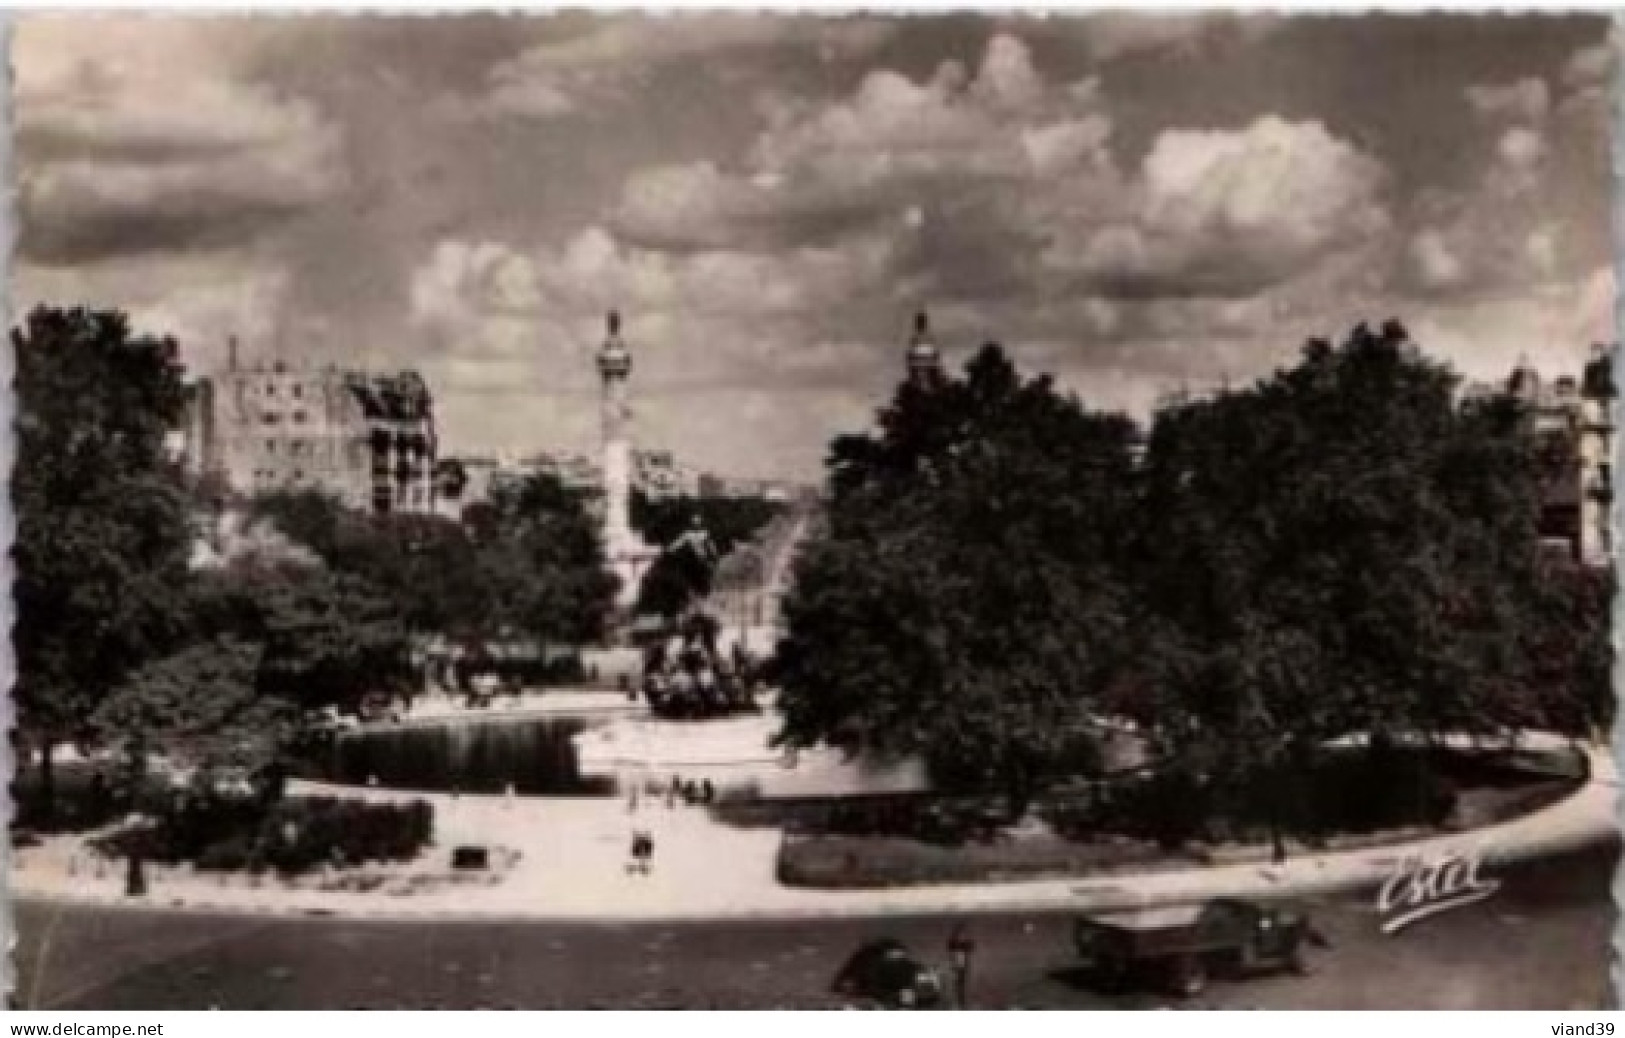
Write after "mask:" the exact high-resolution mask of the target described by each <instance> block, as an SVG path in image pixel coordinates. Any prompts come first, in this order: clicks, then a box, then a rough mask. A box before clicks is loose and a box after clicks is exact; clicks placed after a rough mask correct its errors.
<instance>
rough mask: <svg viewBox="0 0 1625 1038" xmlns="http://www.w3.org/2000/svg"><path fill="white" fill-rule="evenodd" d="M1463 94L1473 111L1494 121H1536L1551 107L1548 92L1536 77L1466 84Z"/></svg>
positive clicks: (1549, 93)
mask: <svg viewBox="0 0 1625 1038" xmlns="http://www.w3.org/2000/svg"><path fill="white" fill-rule="evenodd" d="M1466 96H1467V103H1468V104H1469V105H1471V106H1472V108H1473V109H1474V111H1476V112H1477V113H1478V114H1479V115H1481V116H1483V117H1485V118H1488V119H1494V120H1497V121H1502V120H1504V121H1508V122H1519V123H1540V122H1543V121H1544V120H1545V119H1546V115H1547V113H1548V112H1550V111H1551V107H1552V97H1551V91H1550V90H1549V89H1548V88H1547V86H1546V81H1545V80H1544V79H1541V78H1539V77H1538V76H1528V77H1525V78H1523V79H1519V80H1517V81H1515V82H1512V83H1481V84H1478V85H1476V86H1471V87H1468V88H1467V92H1466Z"/></svg>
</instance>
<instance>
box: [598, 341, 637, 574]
mask: <svg viewBox="0 0 1625 1038" xmlns="http://www.w3.org/2000/svg"><path fill="white" fill-rule="evenodd" d="M598 373H599V375H601V376H602V377H603V380H604V391H603V401H602V408H603V415H602V418H603V434H604V550H605V551H606V552H607V553H608V555H609V558H610V562H611V564H613V563H614V562H616V561H617V558H618V556H621V555H624V554H625V553H626V551H627V550H628V549H629V548H631V547H632V546H633V541H634V538H633V536H632V430H631V425H632V410H631V406H630V404H629V403H628V402H627V380H628V379H629V378H630V377H631V375H632V354H631V351H629V350H628V349H627V348H626V343H625V342H623V341H622V340H621V315H620V314H618V313H611V314H610V315H609V336H608V338H606V339H605V340H604V345H603V348H602V349H601V350H599V352H598Z"/></svg>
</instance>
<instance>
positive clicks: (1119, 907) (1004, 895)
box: [10, 750, 1621, 926]
mask: <svg viewBox="0 0 1625 1038" xmlns="http://www.w3.org/2000/svg"><path fill="white" fill-rule="evenodd" d="M1596 752H1605V751H1602V750H1598V751H1596ZM1599 760H1600V759H1599V758H1595V757H1593V761H1594V763H1595V762H1599ZM1601 763H1603V764H1604V767H1603V768H1601V769H1599V770H1601V771H1602V772H1603V774H1597V773H1595V772H1594V773H1593V776H1592V779H1591V781H1590V782H1589V783H1587V784H1585V785H1582V786H1580V787H1579V788H1577V789H1575V790H1574V791H1573V792H1572V793H1570V794H1569V795H1568V796H1567V797H1564V798H1563V799H1562V800H1559V801H1557V802H1555V803H1552V804H1549V805H1547V806H1546V807H1544V808H1541V809H1539V810H1537V811H1535V812H1533V813H1532V814H1527V815H1523V816H1521V817H1518V818H1514V819H1509V820H1506V821H1503V822H1500V823H1496V824H1493V825H1490V826H1488V827H1485V828H1482V829H1477V830H1469V831H1466V832H1459V833H1440V834H1435V835H1430V836H1427V837H1424V838H1421V839H1413V840H1409V841H1405V842H1401V843H1395V844H1392V845H1389V846H1384V847H1366V848H1358V849H1350V850H1344V851H1332V852H1328V853H1325V854H1321V855H1314V856H1307V857H1306V856H1300V857H1298V858H1294V859H1291V860H1289V861H1288V862H1287V863H1286V869H1287V873H1288V874H1287V876H1286V877H1284V878H1280V877H1276V876H1272V875H1271V874H1270V873H1271V872H1272V871H1274V869H1273V868H1272V867H1271V866H1269V865H1255V864H1229V865H1217V866H1208V867H1205V868H1197V869H1187V870H1180V871H1176V872H1160V873H1139V874H1137V875H1124V876H1093V877H1074V878H1070V879H1065V878H1062V879H1039V880H1025V881H1019V882H1014V883H1002V884H999V883H988V884H976V885H953V886H942V887H908V888H893V889H891V890H883V889H882V890H874V889H871V890H862V891H836V890H816V889H811V888H783V887H780V888H778V889H780V890H786V891H790V893H788V894H786V895H785V896H786V897H787V898H792V899H793V902H787V903H784V904H772V903H768V904H765V905H761V904H759V905H757V906H754V907H748V908H741V909H738V910H732V909H729V908H726V907H718V906H715V905H713V906H710V907H705V908H692V909H685V908H682V907H680V906H679V907H675V908H660V909H653V910H651V909H642V908H638V907H633V908H631V909H630V910H628V909H627V908H626V907H625V906H624V905H622V906H617V910H615V911H611V912H609V913H606V912H604V911H603V910H602V909H601V908H596V907H595V909H594V910H592V911H588V910H586V909H585V908H583V909H580V910H576V911H571V910H559V909H557V908H554V909H552V910H546V909H541V910H538V911H534V912H528V911H522V910H517V911H516V910H515V908H514V907H513V905H512V904H508V905H492V906H490V907H489V908H488V909H485V910H479V909H474V910H469V909H467V908H449V909H448V908H447V907H444V906H443V905H442V906H441V907H410V906H408V905H405V904H399V903H397V904H388V903H376V904H367V905H342V904H341V905H319V904H289V905H274V904H264V903H257V904H256V903H252V902H250V903H244V902H243V901H241V900H234V899H230V898H227V899H224V900H216V899H213V898H209V897H203V898H199V899H192V898H169V897H164V896H163V895H162V894H159V895H156V896H155V895H148V896H146V897H144V898H141V899H133V898H127V897H124V896H122V895H120V894H118V893H110V892H107V893H104V892H98V893H93V894H82V893H77V892H62V891H57V892H52V891H30V890H29V889H28V886H27V874H26V873H22V874H19V873H18V872H17V871H16V870H15V868H14V869H13V871H12V874H11V877H10V878H11V882H12V884H13V885H12V887H11V890H10V894H11V896H12V897H13V899H15V900H18V901H24V902H34V903H41V904H57V905H73V906H77V907H100V908H105V909H109V910H114V911H147V912H184V913H194V914H214V915H236V916H255V917H268V918H275V919H286V920H296V919H325V920H331V921H337V922H356V923H368V922H379V923H387V922H425V921H431V920H432V921H436V922H445V923H472V922H486V923H489V922H509V923H525V922H529V923H552V924H561V925H564V924H569V925H583V926H590V925H599V926H618V925H660V924H667V925H688V924H703V923H707V922H716V923H726V922H775V921H791V920H802V919H841V918H844V919H857V918H897V917H907V916H926V915H930V916H942V915H949V916H954V915H959V916H974V915H991V914H999V913H1012V912H1016V913H1020V912H1027V913H1034V914H1046V913H1061V912H1115V911H1124V910H1131V909H1143V908H1152V907H1159V906H1163V905H1173V904H1180V903H1189V902H1192V901H1203V900H1207V899H1209V898H1213V897H1245V898H1254V899H1269V898H1294V897H1306V896H1315V895H1323V894H1330V893H1336V892H1343V891H1352V890H1359V889H1366V888H1375V887H1377V886H1379V885H1380V884H1382V883H1383V882H1384V881H1385V880H1386V879H1387V878H1388V877H1389V876H1390V875H1391V874H1392V873H1393V870H1394V866H1395V865H1396V864H1397V863H1398V862H1399V861H1401V860H1404V859H1406V858H1408V857H1413V856H1416V855H1418V854H1421V855H1426V854H1428V853H1430V852H1432V853H1435V854H1442V853H1444V852H1447V851H1457V852H1459V851H1462V850H1464V849H1470V851H1473V852H1477V853H1479V854H1481V855H1482V859H1483V861H1484V864H1485V865H1486V866H1488V867H1490V868H1493V867H1494V865H1495V864H1497V863H1510V862H1521V861H1528V860H1531V859H1535V858H1543V857H1552V856H1556V855H1560V854H1565V853H1572V852H1575V851H1579V850H1583V849H1586V848H1589V847H1595V846H1603V845H1606V844H1610V843H1612V844H1615V845H1618V844H1619V843H1620V840H1621V830H1620V824H1619V820H1618V818H1617V814H1616V806H1615V805H1616V799H1617V793H1618V788H1617V787H1618V779H1617V776H1615V775H1614V773H1613V767H1612V764H1613V762H1612V761H1611V760H1607V761H1601ZM1591 801H1601V803H1592V802H1591ZM1554 824H1555V829H1553V826H1554ZM1543 825H1544V826H1545V827H1546V828H1547V829H1548V830H1551V831H1547V832H1540V831H1539V829H1540V827H1542V826H1543ZM19 880H21V881H22V882H20V883H19V882H18V881H19ZM1131 887H1138V888H1139V889H1138V890H1137V891H1136V890H1132V889H1129V888H1131ZM302 893H308V894H315V893H316V892H302ZM369 896H371V895H369ZM379 896H382V897H387V896H388V895H379Z"/></svg>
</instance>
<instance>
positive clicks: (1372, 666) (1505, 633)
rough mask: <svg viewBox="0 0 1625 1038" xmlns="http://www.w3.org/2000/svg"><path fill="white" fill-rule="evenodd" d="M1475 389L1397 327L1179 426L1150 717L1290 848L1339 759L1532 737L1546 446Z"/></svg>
mask: <svg viewBox="0 0 1625 1038" xmlns="http://www.w3.org/2000/svg"><path fill="white" fill-rule="evenodd" d="M1455 388H1456V378H1455V376H1454V375H1453V374H1452V373H1451V372H1450V371H1449V370H1448V369H1447V368H1445V367H1443V366H1440V365H1438V364H1435V363H1433V362H1431V361H1429V360H1427V359H1426V358H1425V357H1424V356H1423V355H1422V354H1421V352H1420V350H1419V349H1418V348H1417V347H1416V346H1415V345H1414V344H1413V343H1412V342H1411V341H1410V339H1409V337H1408V335H1407V334H1406V332H1405V330H1404V329H1403V328H1402V327H1401V326H1399V325H1398V324H1397V323H1394V322H1390V323H1389V324H1388V325H1386V326H1384V328H1383V329H1382V330H1381V331H1380V332H1374V331H1372V330H1371V329H1369V328H1367V327H1365V326H1361V327H1359V328H1356V329H1355V330H1354V331H1353V332H1352V333H1351V334H1350V335H1349V336H1348V338H1347V339H1346V340H1345V341H1344V342H1343V343H1342V344H1341V345H1339V346H1336V347H1334V346H1332V345H1331V344H1330V343H1328V342H1325V341H1320V340H1317V341H1312V342H1310V343H1309V344H1308V345H1307V346H1306V347H1305V349H1304V351H1303V354H1302V357H1301V359H1300V361H1299V362H1298V364H1297V365H1295V366H1294V367H1292V368H1289V369H1286V370H1283V371H1280V372H1278V373H1277V374H1275V375H1274V376H1273V377H1271V378H1268V379H1265V380H1263V381H1261V382H1259V383H1258V384H1257V385H1256V386H1254V387H1251V388H1249V389H1246V390H1241V391H1236V392H1227V393H1224V394H1220V395H1219V396H1217V397H1215V398H1212V399H1208V400H1203V401H1198V402H1194V403H1188V404H1184V405H1181V406H1177V407H1174V408H1171V409H1168V410H1165V411H1163V412H1162V413H1161V414H1159V415H1158V416H1157V419H1156V422H1155V425H1154V427H1153V432H1152V436H1151V439H1150V445H1149V451H1148V456H1147V463H1146V486H1147V491H1146V493H1147V496H1146V503H1145V508H1144V516H1145V520H1146V521H1145V523H1144V524H1143V525H1142V527H1141V531H1142V534H1143V538H1142V544H1141V553H1142V556H1143V557H1144V558H1145V559H1146V567H1145V576H1144V580H1143V586H1144V594H1143V602H1144V606H1145V609H1146V613H1147V617H1146V620H1145V622H1143V623H1142V624H1139V625H1137V630H1139V631H1140V632H1141V633H1142V635H1143V637H1142V646H1143V648H1142V652H1141V657H1142V659H1143V660H1144V667H1145V669H1146V671H1147V673H1148V676H1149V685H1150V687H1151V688H1152V689H1153V690H1154V694H1155V705H1154V706H1153V707H1151V708H1150V709H1149V710H1148V711H1147V712H1148V713H1150V714H1152V715H1153V716H1156V717H1159V718H1161V719H1162V721H1161V723H1159V724H1157V725H1156V726H1155V728H1154V729H1153V731H1154V732H1155V733H1156V736H1157V738H1158V740H1159V741H1160V742H1161V744H1162V746H1161V748H1162V750H1163V752H1164V755H1165V759H1166V760H1168V761H1169V762H1171V764H1172V765H1174V766H1177V767H1178V768H1180V769H1183V770H1184V771H1185V772H1187V774H1186V776H1185V778H1186V779H1188V780H1189V782H1190V783H1192V784H1193V785H1194V786H1198V787H1200V786H1204V785H1205V786H1206V787H1207V788H1209V789H1217V788H1218V787H1220V786H1225V785H1228V786H1229V787H1231V788H1236V789H1253V790H1265V791H1266V792H1267V795H1268V797H1269V798H1270V799H1271V800H1272V803H1271V804H1270V805H1269V806H1270V807H1271V809H1272V814H1273V815H1274V817H1275V820H1276V822H1277V831H1278V832H1279V829H1280V828H1281V827H1283V826H1287V825H1289V824H1290V823H1291V820H1292V819H1291V816H1292V813H1293V811H1294V805H1293V804H1292V803H1290V802H1289V799H1290V794H1291V792H1292V790H1294V789H1295V788H1297V787H1298V786H1299V784H1300V780H1301V779H1302V778H1303V777H1304V775H1305V774H1306V773H1307V771H1308V769H1310V768H1311V767H1313V766H1314V763H1315V761H1316V760H1317V759H1319V757H1320V756H1321V753H1322V751H1323V748H1324V746H1325V745H1326V744H1327V742H1328V741H1329V740H1332V739H1334V738H1337V737H1340V736H1347V735H1366V736H1371V737H1373V739H1374V740H1375V741H1376V742H1377V743H1379V744H1380V743H1381V742H1383V741H1384V739H1385V737H1389V736H1396V735H1400V734H1407V735H1409V734H1420V735H1422V736H1437V735H1440V734H1443V733H1446V732H1475V733H1482V734H1486V735H1489V734H1504V733H1505V732H1507V731H1508V730H1511V729H1514V728H1516V727H1518V726H1520V725H1524V724H1527V723H1528V722H1529V721H1530V720H1532V718H1533V713H1532V711H1531V704H1530V701H1529V696H1528V694H1527V687H1526V686H1524V685H1523V684H1522V678H1523V677H1524V676H1525V675H1526V674H1527V673H1528V671H1529V660H1528V657H1527V655H1526V654H1524V653H1523V651H1522V646H1523V643H1524V636H1525V633H1526V632H1527V631H1528V630H1529V625H1530V608H1531V605H1532V603H1535V602H1537V601H1540V600H1541V595H1542V590H1541V589H1542V587H1543V582H1544V581H1545V580H1546V579H1547V578H1546V573H1545V570H1544V569H1543V567H1542V564H1541V560H1540V557H1539V552H1538V541H1537V538H1536V536H1535V527H1534V523H1535V517H1536V514H1537V507H1538V506H1537V499H1536V493H1537V484H1536V479H1535V477H1536V467H1535V463H1534V462H1535V459H1534V453H1533V450H1532V442H1531V441H1530V439H1529V438H1528V437H1527V436H1526V435H1524V431H1523V425H1522V421H1521V416H1520V414H1519V412H1518V409H1517V407H1516V405H1515V404H1514V403H1513V402H1512V401H1510V400H1506V399H1491V400H1489V401H1486V402H1468V403H1465V404H1461V405H1458V403H1457V402H1456V399H1455Z"/></svg>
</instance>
